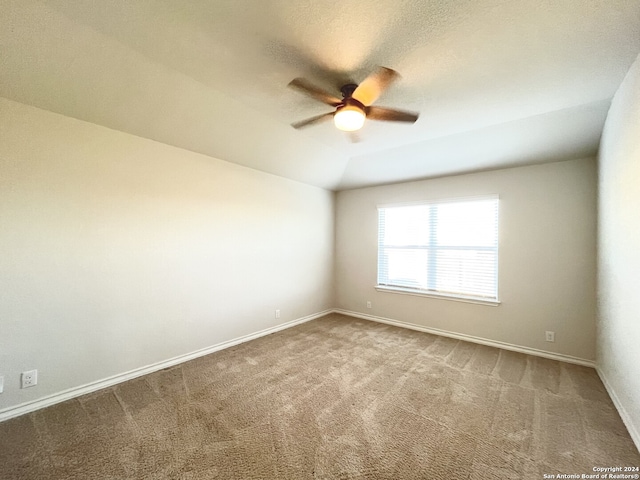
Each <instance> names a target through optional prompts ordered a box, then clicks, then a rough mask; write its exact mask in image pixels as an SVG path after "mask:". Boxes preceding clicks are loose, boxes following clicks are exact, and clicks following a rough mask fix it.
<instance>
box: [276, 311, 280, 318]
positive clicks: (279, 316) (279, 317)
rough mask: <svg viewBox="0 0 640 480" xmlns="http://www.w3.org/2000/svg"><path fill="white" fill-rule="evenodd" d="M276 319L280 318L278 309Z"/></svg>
mask: <svg viewBox="0 0 640 480" xmlns="http://www.w3.org/2000/svg"><path fill="white" fill-rule="evenodd" d="M276 318H280V309H278V310H276Z"/></svg>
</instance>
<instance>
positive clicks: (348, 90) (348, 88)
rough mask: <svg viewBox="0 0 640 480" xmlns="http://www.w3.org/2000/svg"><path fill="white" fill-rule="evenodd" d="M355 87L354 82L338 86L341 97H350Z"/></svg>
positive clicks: (356, 86)
mask: <svg viewBox="0 0 640 480" xmlns="http://www.w3.org/2000/svg"><path fill="white" fill-rule="evenodd" d="M356 88H358V85H356V84H355V83H347V84H346V85H343V86H342V88H340V91H341V92H342V98H351V96H352V95H353V92H354V91H355V89H356Z"/></svg>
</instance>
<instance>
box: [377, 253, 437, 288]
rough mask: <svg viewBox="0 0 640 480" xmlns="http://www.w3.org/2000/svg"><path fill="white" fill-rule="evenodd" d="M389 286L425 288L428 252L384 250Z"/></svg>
mask: <svg viewBox="0 0 640 480" xmlns="http://www.w3.org/2000/svg"><path fill="white" fill-rule="evenodd" d="M385 252H386V256H387V261H388V269H387V282H388V284H389V285H400V286H405V287H414V288H426V286H427V271H428V270H427V266H428V252H427V251H426V250H421V249H395V248H394V249H386V250H385Z"/></svg>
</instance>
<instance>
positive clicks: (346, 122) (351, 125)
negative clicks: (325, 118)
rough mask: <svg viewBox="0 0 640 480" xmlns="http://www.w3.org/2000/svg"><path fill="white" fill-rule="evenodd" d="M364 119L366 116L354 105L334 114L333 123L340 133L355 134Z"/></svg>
mask: <svg viewBox="0 0 640 480" xmlns="http://www.w3.org/2000/svg"><path fill="white" fill-rule="evenodd" d="M365 118H366V115H365V114H364V112H363V111H362V110H361V109H360V108H358V107H356V106H354V105H347V106H345V107H342V108H341V109H340V110H338V111H337V112H336V114H335V115H334V116H333V123H334V124H335V125H336V128H338V129H340V130H342V131H345V132H355V131H356V130H360V129H361V128H362V125H364V119H365Z"/></svg>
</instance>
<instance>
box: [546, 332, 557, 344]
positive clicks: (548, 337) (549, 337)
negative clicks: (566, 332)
mask: <svg viewBox="0 0 640 480" xmlns="http://www.w3.org/2000/svg"><path fill="white" fill-rule="evenodd" d="M544 339H545V340H546V341H547V342H555V341H556V332H550V331H549V330H547V331H546V332H544Z"/></svg>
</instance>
